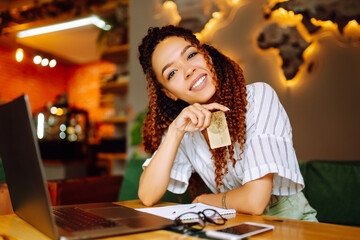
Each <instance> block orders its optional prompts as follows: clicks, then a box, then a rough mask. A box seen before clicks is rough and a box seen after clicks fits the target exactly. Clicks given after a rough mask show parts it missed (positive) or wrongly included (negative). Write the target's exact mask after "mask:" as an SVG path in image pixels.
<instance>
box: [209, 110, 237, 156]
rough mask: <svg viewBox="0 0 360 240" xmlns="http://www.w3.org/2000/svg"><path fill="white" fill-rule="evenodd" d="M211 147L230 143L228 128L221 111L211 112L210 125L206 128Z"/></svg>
mask: <svg viewBox="0 0 360 240" xmlns="http://www.w3.org/2000/svg"><path fill="white" fill-rule="evenodd" d="M207 134H208V137H209V142H210V147H211V149H214V148H219V147H224V146H229V145H231V139H230V134H229V129H228V126H227V122H226V117H225V113H224V112H223V111H217V112H213V113H212V116H211V122H210V126H209V127H208V128H207Z"/></svg>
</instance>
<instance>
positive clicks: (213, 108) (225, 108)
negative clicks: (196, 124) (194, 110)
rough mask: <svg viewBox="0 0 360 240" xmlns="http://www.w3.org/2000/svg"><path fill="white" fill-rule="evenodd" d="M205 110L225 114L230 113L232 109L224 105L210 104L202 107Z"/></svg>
mask: <svg viewBox="0 0 360 240" xmlns="http://www.w3.org/2000/svg"><path fill="white" fill-rule="evenodd" d="M202 106H203V107H204V108H206V109H207V110H216V109H217V110H221V111H224V112H227V111H229V110H230V109H229V108H228V107H226V106H224V105H221V104H219V103H210V104H204V105H202Z"/></svg>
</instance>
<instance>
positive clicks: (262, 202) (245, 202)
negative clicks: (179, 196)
mask: <svg viewBox="0 0 360 240" xmlns="http://www.w3.org/2000/svg"><path fill="white" fill-rule="evenodd" d="M273 175H274V174H273V173H270V174H267V175H265V176H264V177H262V178H259V179H256V180H253V181H250V182H247V183H245V184H244V186H242V187H239V188H235V189H233V190H230V191H228V192H226V198H225V204H226V208H234V209H235V210H236V211H237V212H239V213H247V214H252V215H261V214H262V213H263V212H264V210H265V208H266V206H267V205H268V203H269V201H270V197H271V191H272V183H273ZM224 194H225V193H218V194H206V195H200V196H198V197H197V198H195V200H194V201H193V202H202V203H205V204H208V205H212V206H216V207H223V203H222V200H223V196H224Z"/></svg>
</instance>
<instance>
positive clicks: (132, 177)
mask: <svg viewBox="0 0 360 240" xmlns="http://www.w3.org/2000/svg"><path fill="white" fill-rule="evenodd" d="M144 161H145V159H143V158H133V159H130V160H129V162H128V163H127V166H126V171H125V175H124V179H123V182H122V185H121V188H120V192H119V198H118V199H119V201H126V200H133V199H138V189H139V178H140V175H141V173H142V164H143V163H144ZM210 192H211V191H210V190H209V189H208V188H207V187H204V189H201V190H198V191H197V192H196V193H195V195H196V196H197V195H200V194H202V193H210ZM192 199H193V198H192V196H191V194H190V191H189V189H188V190H187V191H186V192H185V193H183V194H179V195H178V194H174V193H171V192H169V191H166V193H165V194H164V196H163V197H162V198H161V201H164V202H175V203H191V202H192Z"/></svg>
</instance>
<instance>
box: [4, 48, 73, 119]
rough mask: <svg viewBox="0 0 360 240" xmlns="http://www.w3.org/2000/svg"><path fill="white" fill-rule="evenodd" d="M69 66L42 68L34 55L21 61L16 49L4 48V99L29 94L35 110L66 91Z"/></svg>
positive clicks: (8, 99)
mask: <svg viewBox="0 0 360 240" xmlns="http://www.w3.org/2000/svg"><path fill="white" fill-rule="evenodd" d="M68 73H69V67H67V66H64V65H62V64H58V65H57V66H56V67H55V68H50V67H42V66H39V65H35V64H34V63H33V62H32V57H31V58H30V57H28V58H26V56H25V58H24V60H23V61H22V62H21V63H18V62H16V60H15V51H13V50H8V49H5V48H2V47H0V101H1V102H7V101H10V100H12V99H14V98H16V97H18V96H20V95H21V94H24V93H26V94H28V95H29V100H30V104H31V109H32V111H33V112H36V111H39V110H40V109H41V108H43V107H44V106H45V105H46V103H47V102H49V101H51V102H53V101H55V99H56V97H57V96H58V95H60V94H62V93H64V92H65V91H66V88H67V82H68V81H67V79H68V78H69V76H68Z"/></svg>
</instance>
